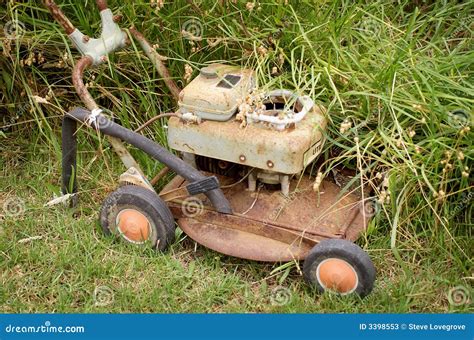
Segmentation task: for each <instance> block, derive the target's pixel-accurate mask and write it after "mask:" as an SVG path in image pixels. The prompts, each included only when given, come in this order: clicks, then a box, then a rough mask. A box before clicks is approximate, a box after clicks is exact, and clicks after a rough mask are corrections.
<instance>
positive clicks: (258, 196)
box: [44, 0, 375, 296]
mask: <svg viewBox="0 0 474 340" xmlns="http://www.w3.org/2000/svg"><path fill="white" fill-rule="evenodd" d="M44 2H45V5H46V6H47V7H48V8H49V10H50V11H51V13H52V15H53V16H54V18H55V19H56V20H57V21H58V22H59V23H60V24H61V25H62V26H63V28H64V29H65V31H66V33H67V35H68V36H69V38H70V39H71V40H72V41H73V43H74V44H75V46H76V47H77V49H78V50H79V51H80V52H81V53H82V55H83V56H82V58H80V59H79V60H78V61H77V62H76V64H75V66H74V70H73V74H72V79H73V83H74V86H75V89H76V91H77V93H78V95H79V97H80V98H81V100H82V101H83V103H84V104H85V106H86V108H87V109H83V108H76V109H74V110H72V111H71V112H69V113H67V114H66V115H65V117H64V120H63V128H62V143H63V159H62V162H63V168H62V191H63V193H64V194H69V195H72V194H75V193H76V192H77V182H76V177H77V176H76V174H77V171H76V149H77V145H76V138H75V134H76V130H77V126H76V125H77V122H79V123H82V125H87V126H89V127H91V128H93V129H96V130H98V131H100V132H102V133H103V134H105V135H106V136H107V138H108V139H109V141H110V143H111V145H112V147H113V149H114V150H115V151H116V153H117V154H118V155H119V156H120V158H121V159H122V161H123V163H124V165H125V166H126V168H127V171H126V172H125V173H123V174H122V175H121V176H120V179H119V184H120V185H119V188H118V189H117V190H116V191H114V192H112V193H111V194H110V195H109V196H108V197H107V199H106V200H105V201H104V203H103V205H102V209H101V212H100V224H101V225H102V228H103V230H104V232H105V233H106V234H112V235H115V236H116V237H117V238H120V239H122V240H125V241H127V242H130V243H134V244H137V245H145V244H149V245H151V246H152V247H154V248H156V249H158V250H160V251H163V250H165V249H166V248H167V246H168V245H169V244H170V243H172V242H173V240H174V235H175V228H176V226H175V220H176V221H177V224H178V225H179V227H180V228H181V229H182V230H183V231H184V232H185V233H186V234H187V235H189V236H190V237H191V238H192V239H193V240H195V241H197V242H198V243H200V244H202V245H204V246H206V247H208V248H211V249H213V250H215V251H218V252H220V253H223V254H227V255H231V256H236V257H240V258H244V259H250V260H256V261H268V262H279V261H298V260H304V264H303V275H304V278H305V279H306V281H307V282H308V283H309V284H310V285H311V286H313V287H315V288H316V289H317V290H318V291H321V292H322V291H325V290H331V291H335V292H338V293H340V294H350V293H357V294H359V295H360V296H365V295H367V294H368V293H370V291H371V290H372V287H373V284H374V281H375V268H374V266H373V264H372V261H371V260H370V258H369V256H368V255H367V253H366V252H364V251H363V250H362V249H361V248H360V247H359V246H357V245H356V244H354V243H353V242H351V241H354V240H355V239H356V238H357V237H358V236H359V234H360V232H361V231H363V230H364V229H365V228H366V225H367V222H368V218H367V216H366V214H365V210H364V209H363V207H364V204H363V203H364V199H363V197H362V199H361V198H360V197H359V196H357V195H355V194H353V193H344V194H343V195H342V194H341V189H340V188H339V186H337V185H336V184H334V183H333V182H331V181H330V180H322V181H321V182H320V183H318V184H319V190H317V191H315V190H313V182H314V181H313V180H311V179H310V178H309V176H308V175H305V169H306V168H307V167H308V166H309V165H311V164H313V163H314V162H315V161H316V160H317V156H318V155H319V154H320V152H321V150H322V147H323V143H324V133H323V132H324V129H325V127H326V120H325V116H324V109H323V108H322V107H320V106H318V105H316V104H315V103H314V102H313V100H312V99H311V98H309V97H308V96H304V95H298V94H296V93H293V92H291V91H287V90H273V91H270V92H268V93H264V94H263V95H259V96H257V97H258V98H257V100H256V101H257V102H258V104H256V105H253V104H252V103H250V102H249V99H248V98H249V93H251V91H252V89H253V88H254V86H255V80H254V79H255V75H254V72H253V71H252V70H248V69H241V68H239V67H235V66H229V65H223V64H210V65H207V66H206V67H204V68H202V69H201V70H200V74H199V75H198V76H197V77H196V78H195V79H194V80H192V81H191V82H190V83H189V84H188V85H187V86H186V87H185V88H184V89H182V90H180V89H179V88H178V87H177V86H176V84H175V83H174V82H173V80H172V79H171V77H170V76H169V72H168V71H167V69H166V67H165V65H164V63H163V60H164V59H165V58H164V57H162V56H160V55H159V54H158V53H157V52H156V51H155V50H154V49H153V48H152V47H151V45H150V44H149V43H148V42H147V40H146V39H145V38H144V37H143V35H142V34H140V33H139V32H138V31H137V30H136V29H134V28H130V29H129V32H130V34H131V36H133V38H135V39H136V40H137V41H138V43H139V45H140V46H141V47H142V48H143V50H144V52H145V54H146V55H147V56H148V57H149V58H150V60H151V61H152V62H153V64H154V65H155V67H156V68H157V70H158V72H159V73H160V75H161V76H162V78H163V79H164V81H165V83H166V85H167V86H168V88H169V89H170V92H171V94H172V95H173V96H174V97H175V98H176V99H177V101H178V107H179V109H178V110H177V112H176V113H172V114H163V115H159V116H157V117H154V118H152V120H151V121H149V122H147V123H146V124H145V125H148V124H150V123H151V122H152V121H155V120H157V119H158V118H162V117H165V116H167V117H169V120H168V144H169V146H170V147H171V148H172V149H174V150H176V151H177V152H178V153H179V154H180V155H181V158H179V157H177V156H175V155H174V154H173V153H171V152H169V151H168V150H167V149H165V148H164V147H162V146H160V145H159V144H157V143H155V142H153V141H152V140H150V139H148V138H146V137H144V136H143V135H141V134H140V133H138V132H134V131H131V130H129V129H126V128H124V127H122V126H120V125H119V124H117V123H115V122H113V121H112V120H111V119H109V118H107V117H106V116H105V115H104V114H103V113H102V110H101V109H100V108H99V106H98V105H97V104H96V102H95V101H94V99H93V98H92V96H91V95H90V93H89V92H88V90H87V88H86V86H84V82H83V79H82V78H83V73H84V70H85V69H86V68H88V67H91V66H96V65H99V64H101V63H103V62H106V61H107V55H108V54H109V53H112V52H114V51H115V50H117V49H119V48H122V47H124V46H126V45H127V44H128V43H129V41H128V35H127V33H126V31H124V30H122V29H120V27H119V26H118V25H117V23H116V21H117V20H116V19H117V18H115V17H114V16H113V14H112V11H111V10H110V9H109V8H108V7H107V2H106V0H96V3H97V6H98V7H99V10H100V17H101V20H102V34H101V37H100V38H98V39H92V38H89V37H88V36H86V35H84V34H82V33H81V32H80V31H79V30H78V29H77V28H75V27H74V26H73V25H72V24H71V22H70V21H69V20H68V19H67V18H66V16H65V15H64V14H63V13H62V11H61V10H60V9H59V7H58V6H57V5H56V4H55V3H54V1H52V0H45V1H44ZM251 104H252V105H251ZM142 127H143V126H142ZM139 130H140V129H139ZM122 141H124V142H127V143H129V144H131V145H133V146H135V147H136V148H138V149H140V150H142V151H144V152H145V153H147V154H148V155H149V156H151V157H153V158H154V159H156V160H157V161H159V162H161V163H163V164H164V165H165V168H164V169H165V170H164V171H161V172H160V173H159V174H158V175H157V176H155V178H154V179H152V180H151V181H149V180H148V179H147V178H146V177H145V176H144V174H143V172H142V171H141V169H140V166H139V165H138V164H137V163H136V161H135V160H134V159H133V157H132V156H131V155H130V153H129V152H128V151H127V149H126V148H125V146H124V144H122ZM166 170H171V171H173V172H174V173H176V175H177V176H175V177H174V179H172V180H171V182H170V183H168V184H167V185H166V186H165V188H164V189H163V190H162V191H161V192H159V193H157V192H155V190H154V188H153V185H154V184H155V183H156V182H157V181H158V180H159V179H160V178H162V177H163V175H164V174H165V173H166ZM317 180H318V179H317ZM362 196H363V195H362ZM74 203H75V202H74ZM361 206H362V209H361Z"/></svg>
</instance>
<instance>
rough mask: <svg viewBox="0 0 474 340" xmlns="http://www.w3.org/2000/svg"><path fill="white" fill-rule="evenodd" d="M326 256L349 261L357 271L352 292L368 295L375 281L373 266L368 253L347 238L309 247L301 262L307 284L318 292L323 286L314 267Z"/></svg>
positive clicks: (362, 295) (322, 242)
mask: <svg viewBox="0 0 474 340" xmlns="http://www.w3.org/2000/svg"><path fill="white" fill-rule="evenodd" d="M328 258H338V259H341V260H345V261H346V262H347V263H349V264H350V265H351V266H352V267H353V268H354V270H355V271H356V273H357V276H358V285H357V288H356V289H355V291H354V293H356V294H358V295H359V296H361V297H364V296H366V295H368V294H369V293H370V292H371V291H372V288H373V287H374V282H375V267H374V264H373V263H372V260H371V259H370V257H369V255H368V254H367V253H366V252H365V251H364V250H362V249H361V248H360V247H359V246H358V245H356V244H355V243H353V242H351V241H348V240H341V239H328V240H323V241H321V242H320V243H318V244H317V245H315V246H314V247H313V249H311V251H310V252H309V254H308V256H306V259H305V260H304V263H303V276H304V278H305V280H306V282H308V284H309V285H310V286H312V287H314V288H316V290H317V291H318V292H320V293H322V292H324V290H325V289H324V287H323V286H322V285H321V284H320V282H319V281H318V278H317V275H316V269H317V267H318V265H319V264H320V263H321V262H322V261H324V260H325V259H328Z"/></svg>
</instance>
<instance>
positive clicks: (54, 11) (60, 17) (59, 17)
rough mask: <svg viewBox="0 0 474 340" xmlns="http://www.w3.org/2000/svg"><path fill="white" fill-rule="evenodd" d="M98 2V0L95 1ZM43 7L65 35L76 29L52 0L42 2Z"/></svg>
mask: <svg viewBox="0 0 474 340" xmlns="http://www.w3.org/2000/svg"><path fill="white" fill-rule="evenodd" d="M97 1H98V2H99V0H97ZM44 5H45V6H46V7H47V8H48V9H49V11H50V12H51V15H52V16H53V17H54V19H56V21H57V22H59V23H60V24H61V26H62V27H63V28H64V30H65V31H66V34H67V35H69V34H71V33H72V32H74V30H75V29H76V28H75V27H74V25H73V24H72V23H71V22H70V21H69V19H68V18H67V17H66V16H65V15H64V13H63V11H61V9H60V8H59V7H58V5H56V3H55V2H54V1H53V0H44Z"/></svg>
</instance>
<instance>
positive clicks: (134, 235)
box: [116, 209, 150, 243]
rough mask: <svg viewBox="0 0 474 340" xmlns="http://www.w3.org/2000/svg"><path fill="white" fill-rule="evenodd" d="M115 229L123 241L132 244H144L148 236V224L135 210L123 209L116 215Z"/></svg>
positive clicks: (146, 219) (144, 217)
mask: <svg viewBox="0 0 474 340" xmlns="http://www.w3.org/2000/svg"><path fill="white" fill-rule="evenodd" d="M116 222H117V229H118V231H119V232H120V235H122V237H123V238H124V239H126V240H127V241H129V242H132V243H144V242H145V241H146V240H148V238H149V236H150V222H149V221H148V218H146V216H145V215H143V214H142V213H141V212H139V211H138V210H135V209H124V210H122V211H120V212H119V213H118V215H117V221H116Z"/></svg>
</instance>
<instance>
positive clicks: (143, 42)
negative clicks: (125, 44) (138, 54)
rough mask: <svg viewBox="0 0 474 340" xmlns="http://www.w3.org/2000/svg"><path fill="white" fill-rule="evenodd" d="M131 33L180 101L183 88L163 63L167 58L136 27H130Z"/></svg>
mask: <svg viewBox="0 0 474 340" xmlns="http://www.w3.org/2000/svg"><path fill="white" fill-rule="evenodd" d="M130 33H131V34H132V35H133V37H134V38H135V39H137V41H138V43H139V44H140V46H141V47H142V49H143V51H144V52H145V54H146V56H147V57H148V58H149V59H150V60H151V62H152V63H153V64H154V65H155V67H156V69H157V71H158V73H159V74H160V76H161V77H162V78H163V81H164V82H165V84H166V86H167V87H168V89H169V90H170V92H171V94H172V95H173V97H174V99H176V101H178V99H179V93H180V92H181V89H180V88H179V87H178V85H176V83H175V82H174V80H173V79H171V75H170V72H169V71H168V69H167V68H166V66H165V64H164V63H163V60H165V59H166V58H165V57H163V56H161V55H160V54H158V52H156V51H155V49H154V48H153V47H152V46H151V44H150V43H149V42H148V40H147V39H146V38H145V37H144V36H143V34H141V33H140V32H138V31H137V30H136V29H135V28H134V27H131V28H130Z"/></svg>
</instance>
